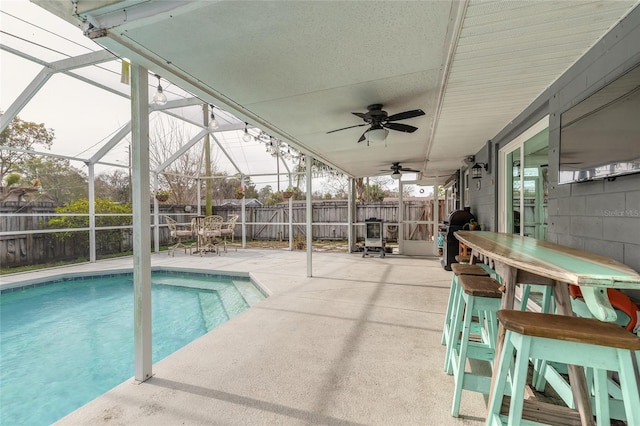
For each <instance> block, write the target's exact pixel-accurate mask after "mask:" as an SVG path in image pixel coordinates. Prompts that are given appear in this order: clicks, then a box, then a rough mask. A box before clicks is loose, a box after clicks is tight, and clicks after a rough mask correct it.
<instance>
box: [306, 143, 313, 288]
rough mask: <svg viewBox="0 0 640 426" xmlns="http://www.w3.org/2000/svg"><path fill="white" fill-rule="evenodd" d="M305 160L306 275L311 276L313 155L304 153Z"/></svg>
mask: <svg viewBox="0 0 640 426" xmlns="http://www.w3.org/2000/svg"><path fill="white" fill-rule="evenodd" d="M305 162H306V164H307V203H306V204H307V277H312V276H313V268H312V256H311V253H312V251H313V246H312V243H313V223H312V222H313V211H312V210H311V209H312V208H313V204H312V203H311V194H312V192H311V166H312V163H313V157H311V156H310V155H306V156H305Z"/></svg>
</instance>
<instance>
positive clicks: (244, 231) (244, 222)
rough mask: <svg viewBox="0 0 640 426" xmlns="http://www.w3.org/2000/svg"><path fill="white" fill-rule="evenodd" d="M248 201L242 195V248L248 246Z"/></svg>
mask: <svg viewBox="0 0 640 426" xmlns="http://www.w3.org/2000/svg"><path fill="white" fill-rule="evenodd" d="M246 207H247V203H246V198H245V197H242V210H241V212H242V248H243V249H244V248H247V220H246V218H247V208H246Z"/></svg>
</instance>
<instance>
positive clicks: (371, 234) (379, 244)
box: [362, 217, 385, 257]
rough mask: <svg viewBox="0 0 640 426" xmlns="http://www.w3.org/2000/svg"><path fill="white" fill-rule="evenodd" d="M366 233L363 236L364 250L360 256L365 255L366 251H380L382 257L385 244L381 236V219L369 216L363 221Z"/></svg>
mask: <svg viewBox="0 0 640 426" xmlns="http://www.w3.org/2000/svg"><path fill="white" fill-rule="evenodd" d="M364 223H365V227H366V233H365V237H364V250H363V252H362V257H365V256H366V255H367V254H369V253H367V251H373V252H380V257H384V254H385V244H384V238H382V219H376V218H375V217H371V218H369V219H366V220H365V221H364Z"/></svg>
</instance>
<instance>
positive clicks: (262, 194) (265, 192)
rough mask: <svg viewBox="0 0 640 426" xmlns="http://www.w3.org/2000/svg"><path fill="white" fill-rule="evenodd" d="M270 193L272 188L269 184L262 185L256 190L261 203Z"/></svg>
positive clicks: (264, 201)
mask: <svg viewBox="0 0 640 426" xmlns="http://www.w3.org/2000/svg"><path fill="white" fill-rule="evenodd" d="M272 193H273V188H271V185H266V186H263V187H262V188H260V191H258V200H260V202H262V203H266V202H267V200H268V199H269V196H270V195H271V194H272Z"/></svg>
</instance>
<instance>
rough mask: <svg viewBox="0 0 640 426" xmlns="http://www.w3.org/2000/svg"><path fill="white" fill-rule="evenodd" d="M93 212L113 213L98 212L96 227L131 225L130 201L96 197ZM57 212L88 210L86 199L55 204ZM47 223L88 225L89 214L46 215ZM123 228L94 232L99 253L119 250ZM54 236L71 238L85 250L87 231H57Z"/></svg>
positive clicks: (87, 244) (59, 226)
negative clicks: (101, 214) (49, 217)
mask: <svg viewBox="0 0 640 426" xmlns="http://www.w3.org/2000/svg"><path fill="white" fill-rule="evenodd" d="M95 212H96V213H109V214H113V215H116V216H97V217H96V227H106V226H126V225H131V212H132V210H131V205H130V204H128V203H126V204H119V203H115V202H113V201H111V200H107V199H103V198H96V199H95ZM56 213H84V214H88V213H89V200H88V199H86V198H82V199H79V200H76V201H74V202H72V203H70V204H69V205H66V206H62V207H57V208H56ZM49 227H50V228H54V229H64V228H88V227H89V217H88V216H58V217H54V218H52V219H49ZM122 232H123V231H122V230H120V229H108V230H104V231H97V232H96V250H97V251H98V252H100V253H114V252H118V251H122V240H123V238H122ZM54 235H55V236H56V238H60V239H63V240H65V239H72V240H73V242H74V244H80V245H82V246H83V247H84V249H85V250H88V247H89V239H88V236H89V231H78V232H71V231H68V232H56V233H55V234H54Z"/></svg>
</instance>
